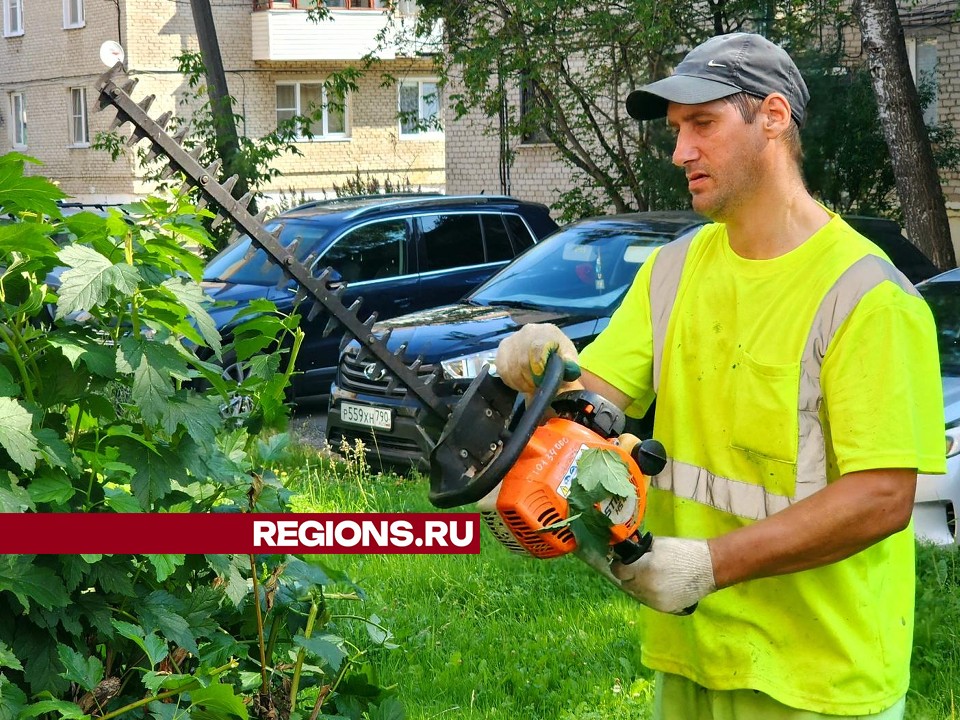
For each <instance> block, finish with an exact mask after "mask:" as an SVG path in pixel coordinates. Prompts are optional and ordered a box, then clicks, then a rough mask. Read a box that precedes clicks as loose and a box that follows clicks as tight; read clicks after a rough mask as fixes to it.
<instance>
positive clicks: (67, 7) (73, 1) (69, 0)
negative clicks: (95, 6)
mask: <svg viewBox="0 0 960 720" xmlns="http://www.w3.org/2000/svg"><path fill="white" fill-rule="evenodd" d="M74 7H75V8H76V9H77V18H78V19H77V21H76V22H71V21H70V11H71V9H72V8H74ZM84 10H85V8H84V6H83V0H63V29H64V30H75V29H76V28H82V27H85V26H86V24H87V18H86V14H85V12H84Z"/></svg>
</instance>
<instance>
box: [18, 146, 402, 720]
mask: <svg viewBox="0 0 960 720" xmlns="http://www.w3.org/2000/svg"><path fill="white" fill-rule="evenodd" d="M26 162H32V161H31V160H30V159H29V158H26V157H24V156H22V155H18V154H14V153H11V154H8V155H4V156H0V215H2V216H4V217H5V218H7V219H8V220H9V222H7V223H6V224H3V225H0V253H2V260H0V266H2V271H0V312H2V317H0V416H2V418H3V419H2V422H0V512H6V513H30V512H45V513H50V512H70V513H77V512H83V513H116V512H124V513H139V512H150V513H188V512H189V513H204V512H211V511H218V512H223V511H226V512H257V511H266V512H283V511H285V510H287V508H288V507H289V504H288V503H289V499H290V495H291V493H290V492H289V491H288V490H287V489H286V488H284V487H283V485H282V483H281V482H279V481H278V479H277V478H276V477H275V476H274V475H273V473H272V472H271V471H270V469H269V468H270V467H271V466H272V465H273V464H274V463H276V462H277V461H278V459H279V458H281V457H282V456H283V453H284V452H285V450H286V436H285V435H282V434H281V435H273V436H272V437H269V438H267V437H261V436H258V434H257V433H256V432H255V431H258V430H259V429H260V428H269V427H277V426H282V425H283V423H284V421H285V419H286V415H287V412H286V407H285V406H284V400H283V398H284V394H283V393H284V389H285V386H286V384H287V382H288V381H289V377H290V374H291V372H292V367H293V359H294V356H295V353H296V348H297V347H299V338H300V337H301V336H302V333H301V331H300V329H299V318H298V317H296V316H295V315H292V316H278V315H277V314H276V313H275V312H271V310H272V309H274V308H272V307H271V306H269V305H265V304H259V305H254V306H253V307H252V309H251V310H250V311H249V312H248V313H247V314H246V315H245V316H243V317H240V318H239V319H238V326H237V328H236V329H235V331H234V332H233V338H234V339H233V341H232V342H231V343H230V344H229V345H228V346H221V339H220V336H219V334H218V332H217V329H216V327H215V325H214V323H213V321H212V319H211V317H210V315H209V314H208V311H207V309H208V307H209V301H208V300H207V298H206V297H205V296H204V294H203V291H202V288H201V286H200V284H199V277H200V272H201V268H202V261H201V260H200V259H199V257H198V256H197V255H196V254H195V253H194V252H192V251H191V250H190V249H188V246H189V247H194V248H196V247H207V246H209V245H210V238H209V235H208V234H207V232H206V230H204V228H203V224H202V223H203V221H204V220H205V214H204V213H202V212H199V211H197V209H196V208H195V207H192V206H190V205H189V204H187V202H186V201H185V200H184V199H183V198H178V199H174V200H170V201H167V200H161V199H157V198H152V199H148V200H145V201H143V202H141V203H137V204H134V205H130V206H128V207H126V208H125V210H126V212H120V211H119V210H110V211H109V213H108V214H107V216H106V217H101V216H98V215H95V214H92V213H80V214H77V215H73V216H71V217H68V218H64V217H62V216H61V213H60V211H59V208H58V205H57V201H58V200H60V199H61V198H62V197H63V193H61V192H60V191H59V190H58V189H57V188H56V187H55V186H54V185H52V184H51V183H49V182H48V181H47V180H45V179H43V178H41V177H36V176H33V177H27V176H24V172H23V171H24V164H25V163H26ZM55 268H59V270H58V271H57V273H58V277H59V280H58V281H57V282H56V283H53V285H56V286H57V288H56V290H54V289H53V288H52V286H51V285H50V284H48V282H47V278H48V273H50V271H52V270H54V269H55ZM270 347H291V348H292V350H291V351H289V352H283V351H277V352H273V353H270V354H266V355H265V354H264V351H265V350H268V349H269V348H270ZM197 348H203V349H205V350H207V351H208V352H209V353H212V359H211V361H202V360H200V359H199V358H198V356H197V352H196V349H197ZM227 354H230V356H231V357H234V358H236V359H237V360H238V361H239V362H241V363H246V364H248V365H249V366H250V372H249V373H248V378H247V379H246V380H245V381H244V383H243V385H242V386H240V387H237V386H235V385H234V386H231V385H230V383H228V381H227V380H225V379H224V378H223V377H221V368H220V366H219V365H218V364H217V363H216V362H215V361H216V359H217V358H219V357H222V356H225V355H227ZM198 381H203V382H202V384H203V386H205V387H208V389H207V390H206V391H204V392H201V391H198V390H197V389H195V388H196V387H198V385H199V384H200V383H198ZM236 392H242V393H244V394H245V395H247V396H249V398H250V400H251V408H252V409H251V412H249V413H248V414H246V415H244V416H243V417H241V418H239V419H236V418H229V419H228V418H225V417H223V416H222V414H221V412H220V408H221V406H222V405H223V403H224V401H225V400H226V399H227V398H229V397H230V395H231V394H232V393H236ZM361 596H362V593H361V592H360V590H359V588H357V587H355V586H353V584H352V583H351V582H350V580H349V578H347V577H346V576H345V575H343V574H342V573H340V572H338V571H336V570H335V569H333V568H330V567H327V566H326V565H324V564H323V563H322V562H320V561H318V560H310V561H306V560H303V559H300V558H296V557H292V556H257V557H252V556H242V555H241V556H229V555H59V556H57V555H38V556H32V555H19V556H16V555H13V556H12V555H8V556H2V557H0V720H14V719H16V718H31V717H36V716H39V715H49V716H54V717H55V716H62V717H67V718H78V717H89V716H91V715H97V716H100V717H104V718H112V717H116V716H118V715H121V714H124V713H126V712H129V711H131V710H133V709H138V712H137V714H136V716H137V717H143V712H144V710H143V708H145V709H146V712H147V713H148V715H149V716H151V717H153V718H156V719H157V720H172V719H173V718H174V717H176V718H178V719H183V720H190V718H192V717H193V718H196V719H197V720H200V719H201V718H203V719H204V720H208V719H210V718H232V717H238V718H247V717H248V716H250V715H252V716H254V717H267V716H271V717H276V716H277V714H278V713H279V716H282V717H284V718H286V717H292V718H298V717H307V716H309V715H310V713H311V711H312V710H313V709H314V708H316V712H320V711H321V710H322V711H323V712H324V713H325V715H324V716H325V717H331V716H334V717H350V718H360V717H361V714H363V713H364V712H368V713H376V712H380V711H381V710H382V711H383V712H389V711H391V708H393V710H396V701H395V700H393V699H390V698H389V697H387V695H385V694H384V693H383V692H382V691H381V689H380V688H379V687H378V686H377V682H376V674H375V672H374V670H373V668H372V667H371V666H370V665H369V663H368V661H367V660H366V659H365V652H364V648H363V647H359V646H357V645H351V644H348V643H347V642H346V641H345V640H344V638H343V636H342V634H341V633H340V630H339V629H338V623H340V622H344V621H346V619H345V618H344V617H338V614H337V613H336V612H334V610H335V605H336V604H337V603H341V602H348V601H350V600H351V599H357V598H360V597H361ZM351 617H352V616H351ZM358 622H360V623H361V624H363V625H365V626H366V627H367V629H368V630H369V636H370V638H371V640H370V642H371V644H374V645H376V644H379V643H380V640H379V638H381V636H383V635H384V634H385V633H384V632H383V629H382V628H381V627H380V625H379V624H378V623H376V622H374V621H366V620H364V619H363V618H359V620H358ZM377 708H380V709H381V710H377Z"/></svg>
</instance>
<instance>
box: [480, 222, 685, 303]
mask: <svg viewBox="0 0 960 720" xmlns="http://www.w3.org/2000/svg"><path fill="white" fill-rule="evenodd" d="M672 239H673V236H672V235H664V234H660V233H654V232H651V231H649V230H645V229H643V228H630V227H626V226H624V225H623V224H614V223H589V224H588V223H583V224H578V225H574V226H571V227H568V228H565V229H563V230H560V231H558V232H556V233H554V234H553V235H552V236H550V237H549V238H547V239H546V240H544V241H542V242H541V243H539V244H538V245H535V246H534V247H532V248H531V249H530V250H529V251H527V252H526V253H524V254H523V255H521V256H520V257H519V258H517V259H516V260H515V261H514V262H512V263H511V264H510V265H508V266H507V267H505V268H504V269H503V270H501V271H500V272H499V273H497V274H496V275H494V276H493V277H492V278H490V280H488V281H487V282H486V283H484V284H483V285H482V286H480V287H479V288H478V289H477V290H476V291H475V292H474V293H473V294H472V295H470V297H469V298H468V300H469V301H470V302H473V303H476V304H478V305H502V306H506V307H528V308H534V309H543V310H559V311H573V312H577V313H578V314H581V313H585V314H588V315H594V316H597V317H600V316H603V315H606V314H609V313H610V312H611V311H612V310H613V309H614V308H615V307H616V306H617V305H619V303H620V301H621V300H622V299H623V296H624V295H625V294H626V292H627V289H628V288H629V287H630V283H631V282H632V281H633V278H634V276H635V275H636V274H637V270H638V269H639V268H640V265H641V264H642V263H643V262H644V261H645V260H646V259H647V258H648V257H650V254H651V253H652V252H653V251H654V250H655V249H656V248H658V247H659V246H661V245H663V244H664V243H666V242H669V241H670V240H672Z"/></svg>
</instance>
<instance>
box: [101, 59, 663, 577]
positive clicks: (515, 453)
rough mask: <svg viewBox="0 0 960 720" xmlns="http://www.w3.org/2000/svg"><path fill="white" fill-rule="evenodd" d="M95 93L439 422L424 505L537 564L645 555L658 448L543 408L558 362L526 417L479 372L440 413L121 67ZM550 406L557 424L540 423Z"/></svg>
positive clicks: (408, 371) (587, 402)
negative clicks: (471, 516)
mask: <svg viewBox="0 0 960 720" xmlns="http://www.w3.org/2000/svg"><path fill="white" fill-rule="evenodd" d="M97 85H98V88H99V90H100V108H101V109H105V108H107V107H110V106H112V107H114V108H115V109H116V111H117V117H116V119H115V121H114V123H113V125H112V126H111V129H113V128H118V127H120V126H122V125H124V124H125V123H127V122H129V123H131V124H132V125H133V126H134V128H133V132H132V133H131V135H130V136H129V138H128V140H127V145H128V146H133V145H135V144H137V143H139V142H141V141H146V142H148V143H149V145H150V150H149V155H148V157H151V158H152V157H156V156H158V155H161V154H162V155H164V156H166V158H167V162H168V164H169V169H171V170H179V171H180V172H181V173H183V175H184V176H185V178H186V182H187V184H188V185H191V186H193V187H195V188H196V189H197V190H199V191H200V193H201V195H202V196H203V200H204V204H206V203H211V204H212V205H213V206H214V207H215V208H217V209H218V212H219V213H220V217H218V218H217V220H216V221H215V224H216V223H219V222H220V221H221V220H222V216H228V217H229V218H230V219H231V220H233V222H234V223H235V226H236V229H237V234H239V233H241V232H242V233H245V234H246V235H248V236H249V237H250V239H251V247H250V254H251V255H252V254H253V253H255V252H256V251H257V250H263V251H264V252H265V253H266V256H267V258H268V261H269V262H271V263H274V264H276V265H278V266H279V267H280V268H281V270H282V271H283V275H284V277H283V280H282V281H281V282H282V283H283V284H286V283H287V282H289V280H294V281H296V283H297V284H298V291H297V297H296V299H297V301H298V302H299V301H302V300H305V299H307V298H308V297H309V298H310V299H311V300H312V301H313V307H312V308H311V309H310V311H309V312H308V314H307V319H308V320H312V319H313V318H314V317H315V316H316V315H317V314H318V313H320V312H325V313H326V314H327V316H328V322H327V325H326V327H325V329H324V335H325V336H326V335H329V334H330V333H332V332H333V331H334V330H335V329H337V328H340V329H341V330H342V332H343V342H342V344H341V349H342V348H343V347H344V346H345V345H346V344H347V343H348V342H350V341H351V340H353V339H356V341H357V342H358V343H359V344H360V346H361V348H362V349H361V353H362V356H361V359H365V360H367V361H372V362H373V363H375V365H376V371H377V372H380V371H385V372H386V373H387V374H388V375H389V377H390V378H391V379H390V389H393V388H395V387H397V386H398V385H402V386H403V387H404V388H406V391H407V392H408V393H409V394H410V395H411V396H413V397H414V398H415V399H416V400H417V402H418V403H419V404H420V405H421V407H422V413H424V414H427V415H432V416H434V417H435V419H437V420H439V422H440V424H442V426H443V431H442V433H441V434H440V436H439V438H437V440H436V442H435V444H434V447H433V450H432V452H431V454H430V468H431V469H430V492H429V497H430V501H431V502H432V503H433V504H434V505H435V506H436V507H440V508H450V507H457V506H461V505H466V504H469V503H474V502H480V505H481V509H482V510H483V515H484V518H485V519H486V521H487V523H488V525H489V526H490V528H491V530H493V534H494V535H495V536H496V537H497V539H498V540H500V542H503V543H504V544H505V545H507V546H508V547H510V548H512V549H514V550H517V551H519V552H525V553H529V554H530V555H533V556H535V557H539V558H548V557H556V556H558V555H562V554H565V553H568V552H571V551H574V550H577V552H578V554H580V556H581V557H583V558H584V559H585V560H586V561H587V562H589V563H590V564H591V565H593V566H594V567H597V568H598V569H601V570H602V569H603V568H606V566H607V559H606V558H607V555H608V554H609V551H610V549H611V548H612V549H613V551H614V553H615V554H617V556H618V557H619V558H620V559H621V561H622V562H632V561H633V560H635V559H637V558H639V557H640V556H641V555H642V554H643V553H644V552H646V551H647V549H649V545H650V539H649V536H645V535H642V534H641V533H640V531H639V527H640V524H641V522H642V520H643V513H644V510H645V507H646V489H645V478H644V476H645V475H646V476H649V475H655V474H656V473H658V472H659V471H660V470H661V469H662V468H663V464H664V462H665V455H664V452H663V447H662V446H660V444H659V443H656V442H655V441H645V442H644V443H642V444H640V445H638V446H637V447H636V448H635V450H634V452H633V453H632V454H628V453H627V452H626V451H625V450H624V449H623V448H620V447H619V446H618V445H617V444H616V442H615V439H616V437H617V436H618V435H619V434H620V433H621V432H622V430H623V425H624V417H623V414H622V413H621V412H620V410H619V409H618V408H616V407H615V406H613V405H612V404H611V403H609V402H608V401H606V400H604V399H603V398H602V397H600V396H598V395H595V394H591V393H587V392H585V391H581V392H576V393H573V394H570V393H567V394H562V395H560V396H559V397H557V398H556V399H555V400H553V395H554V393H555V392H556V391H557V389H558V388H559V385H560V379H561V374H562V363H561V362H560V358H559V357H558V356H554V357H552V358H551V359H550V361H549V362H548V364H547V371H546V373H545V377H544V380H543V383H542V384H541V387H540V389H539V391H538V392H537V394H536V395H535V396H534V398H533V399H532V402H531V404H530V406H529V407H528V408H527V409H526V412H523V411H522V403H517V402H516V399H517V395H516V393H515V392H514V391H513V390H511V389H509V388H508V387H507V386H506V385H505V384H504V383H503V382H502V381H501V380H500V379H499V378H497V377H495V376H493V375H491V374H489V372H488V371H487V369H486V368H485V369H484V370H483V371H482V372H481V373H480V374H479V376H478V377H477V378H476V379H475V380H474V381H473V382H472V383H471V385H470V387H469V388H468V389H467V391H466V392H465V393H464V395H463V397H462V398H461V399H460V400H459V402H458V403H457V404H456V406H455V407H454V408H453V410H452V411H451V409H450V407H449V406H448V405H447V403H446V402H445V401H444V400H443V399H441V398H440V396H439V395H437V393H436V392H434V389H433V385H434V383H435V382H436V380H437V379H438V377H439V372H440V371H439V369H438V370H436V371H435V372H434V373H433V374H432V375H430V376H428V377H426V378H422V377H420V376H419V374H418V373H417V368H419V367H420V365H421V363H422V358H417V359H416V360H414V361H413V362H412V363H409V364H408V363H406V362H405V361H404V360H403V359H402V358H401V357H400V354H401V353H402V350H403V348H401V350H400V351H399V352H398V354H394V353H392V352H391V351H390V350H389V349H388V348H387V339H388V337H389V331H387V332H386V333H385V334H382V335H379V336H378V335H376V334H374V332H373V331H372V327H373V324H374V322H376V313H371V314H370V315H369V316H368V317H366V318H365V319H363V320H361V319H360V316H359V313H360V300H357V301H356V302H354V304H353V305H351V306H350V307H349V308H347V307H346V306H345V305H344V304H343V303H342V302H341V300H340V298H341V296H342V294H343V291H344V284H343V283H333V282H332V280H333V278H334V276H333V274H332V271H331V269H330V268H327V269H325V270H324V271H323V272H321V273H319V274H316V275H315V274H313V273H311V272H310V271H309V270H308V268H309V267H310V265H311V264H312V262H313V261H314V260H315V257H314V256H310V257H307V258H305V259H304V260H303V261H300V260H298V259H297V257H296V247H295V246H283V245H281V243H280V242H279V236H280V233H281V230H282V225H281V227H279V228H277V229H275V230H273V231H272V232H271V231H270V230H267V229H266V227H264V225H263V223H262V219H263V215H262V214H261V215H259V216H256V217H254V216H253V215H251V214H250V213H249V212H248V211H247V205H248V204H249V202H250V200H251V199H252V194H251V193H248V194H247V195H245V196H244V197H243V198H241V199H239V200H238V199H235V198H234V197H233V196H232V195H231V192H230V191H231V190H232V188H233V187H234V185H235V184H236V183H237V180H238V178H237V176H233V177H231V178H228V179H227V180H225V181H224V182H223V183H220V182H219V181H218V180H217V173H218V171H219V169H220V166H219V163H214V164H212V165H210V166H208V167H204V166H202V165H201V164H200V163H199V162H198V160H197V158H198V157H199V150H196V151H194V152H193V153H188V152H187V151H186V150H185V149H184V148H183V147H182V145H181V141H182V140H183V138H184V137H185V135H186V128H184V129H183V130H182V131H181V133H180V135H179V136H178V137H177V138H173V137H171V136H170V135H168V134H167V133H166V131H165V127H166V124H167V123H168V122H169V120H170V117H171V113H165V114H164V115H162V116H160V117H159V118H157V119H156V120H154V119H152V118H151V117H150V115H149V114H148V112H147V111H148V109H149V107H150V105H151V104H152V102H153V99H154V98H153V96H148V97H147V98H145V99H144V100H143V101H141V102H140V103H136V102H134V101H133V99H132V98H131V97H130V94H129V93H130V91H132V89H133V88H134V86H135V85H136V81H135V80H130V79H129V78H127V77H126V75H125V73H124V72H123V68H122V65H121V64H119V63H118V64H117V65H116V66H114V67H113V68H112V69H111V70H109V71H108V72H106V73H104V75H103V76H101V77H100V79H99V81H98V83H97ZM551 401H552V402H553V407H554V409H555V410H556V412H557V413H558V416H557V417H555V418H552V419H550V420H548V421H547V422H546V423H545V424H543V425H540V418H541V417H542V416H543V414H544V413H545V411H546V410H547V407H548V405H549V404H550V403H551ZM481 501H482V502H481ZM607 572H609V570H607Z"/></svg>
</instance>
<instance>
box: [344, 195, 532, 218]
mask: <svg viewBox="0 0 960 720" xmlns="http://www.w3.org/2000/svg"><path fill="white" fill-rule="evenodd" d="M504 201H509V202H520V201H519V200H517V199H516V198H515V197H510V196H509V195H440V196H437V197H432V198H430V197H424V198H416V199H412V198H406V199H402V200H400V199H398V200H393V201H390V202H386V203H378V204H376V205H368V206H366V207H362V208H357V209H356V210H354V211H352V212H350V213H348V214H347V216H346V217H347V218H348V219H353V218H357V217H362V216H364V215H370V214H373V213H376V212H380V211H382V210H385V209H390V210H396V209H402V208H404V207H417V206H418V205H427V204H429V205H441V206H442V205H464V204H475V205H481V204H484V203H490V202H504Z"/></svg>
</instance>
